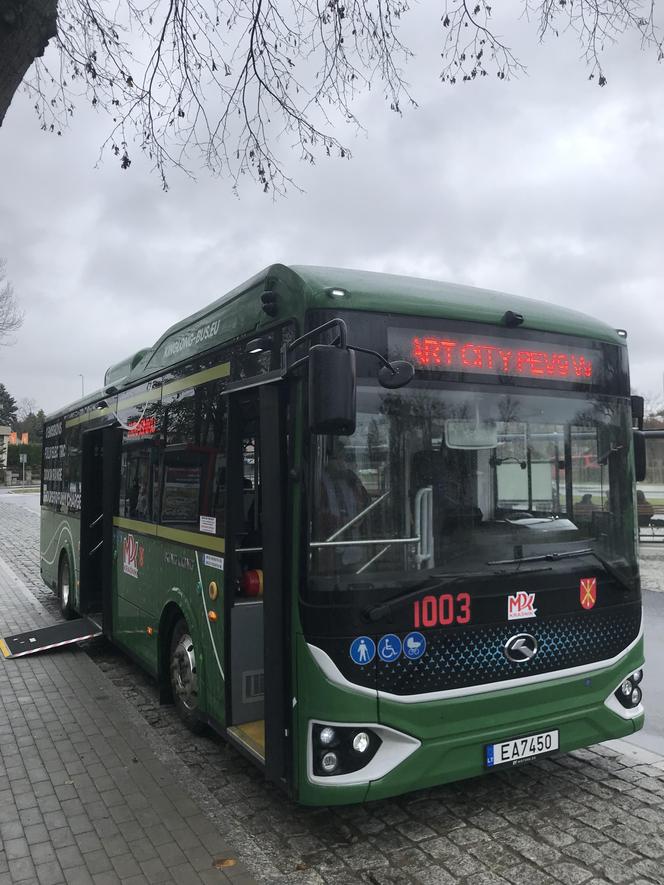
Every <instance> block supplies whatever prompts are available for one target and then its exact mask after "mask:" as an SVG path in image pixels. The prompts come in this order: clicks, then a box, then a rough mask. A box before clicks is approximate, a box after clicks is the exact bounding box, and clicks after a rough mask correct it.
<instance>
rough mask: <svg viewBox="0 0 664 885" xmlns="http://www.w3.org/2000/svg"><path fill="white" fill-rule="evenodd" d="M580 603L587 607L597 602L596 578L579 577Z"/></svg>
mask: <svg viewBox="0 0 664 885" xmlns="http://www.w3.org/2000/svg"><path fill="white" fill-rule="evenodd" d="M579 598H580V599H581V605H582V606H583V607H584V608H586V609H588V608H592V607H593V606H594V605H595V603H596V602H597V578H581V581H580V583H579Z"/></svg>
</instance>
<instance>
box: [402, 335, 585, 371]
mask: <svg viewBox="0 0 664 885" xmlns="http://www.w3.org/2000/svg"><path fill="white" fill-rule="evenodd" d="M388 349H389V352H390V359H394V358H401V359H406V360H409V361H410V362H411V363H413V365H414V366H415V368H416V369H420V370H422V369H424V370H426V369H430V370H432V371H434V372H445V371H447V372H474V373H478V374H482V375H498V376H504V377H507V378H534V379H538V380H550V381H569V382H572V383H576V384H578V383H582V384H592V383H593V381H594V380H595V379H596V376H597V374H598V368H599V365H598V364H599V362H600V353H599V351H594V350H589V349H587V348H586V349H582V348H578V347H573V346H571V347H567V346H565V345H555V344H551V343H550V342H542V341H533V340H519V341H514V340H510V339H509V338H488V337H483V336H477V335H459V334H456V333H452V334H450V335H446V334H440V333H429V332H426V331H423V332H418V331H416V330H413V329H394V328H392V329H389V330H388Z"/></svg>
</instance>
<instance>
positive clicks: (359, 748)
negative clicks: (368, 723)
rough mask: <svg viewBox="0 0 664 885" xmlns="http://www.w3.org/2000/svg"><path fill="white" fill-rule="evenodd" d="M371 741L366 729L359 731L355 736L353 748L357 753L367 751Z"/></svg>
mask: <svg viewBox="0 0 664 885" xmlns="http://www.w3.org/2000/svg"><path fill="white" fill-rule="evenodd" d="M370 743H371V741H370V740H369V735H368V734H367V733H366V731H358V733H357V734H356V735H355V737H354V738H353V749H354V750H355V751H356V752H357V753H365V752H366V751H367V750H368V749H369V744H370Z"/></svg>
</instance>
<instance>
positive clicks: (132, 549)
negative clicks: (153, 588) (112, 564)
mask: <svg viewBox="0 0 664 885" xmlns="http://www.w3.org/2000/svg"><path fill="white" fill-rule="evenodd" d="M144 556H145V550H144V548H143V546H142V545H141V544H139V543H138V541H137V540H136V538H135V537H134V536H133V535H127V537H126V538H125V539H124V541H123V542H122V571H123V572H124V573H125V575H129V576H130V577H132V578H137V577H138V570H139V568H142V567H143V559H144Z"/></svg>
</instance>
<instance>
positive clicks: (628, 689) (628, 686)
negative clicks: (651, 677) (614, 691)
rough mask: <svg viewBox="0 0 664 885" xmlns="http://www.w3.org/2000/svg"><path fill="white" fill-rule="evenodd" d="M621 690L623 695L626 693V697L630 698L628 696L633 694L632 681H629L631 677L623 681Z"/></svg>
mask: <svg viewBox="0 0 664 885" xmlns="http://www.w3.org/2000/svg"><path fill="white" fill-rule="evenodd" d="M620 691H621V692H622V693H623V695H624V696H625V697H626V698H628V697H629V696H630V695H631V693H632V683H631V682H630V681H629V679H625V681H624V682H623V684H622V685H621V686H620Z"/></svg>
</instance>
